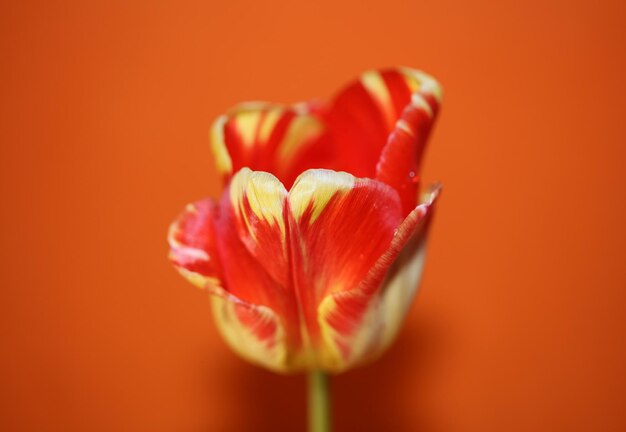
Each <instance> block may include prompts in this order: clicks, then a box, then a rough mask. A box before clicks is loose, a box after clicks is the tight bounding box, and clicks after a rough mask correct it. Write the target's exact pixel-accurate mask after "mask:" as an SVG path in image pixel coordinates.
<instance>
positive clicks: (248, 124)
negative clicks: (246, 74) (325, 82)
mask: <svg viewBox="0 0 626 432" xmlns="http://www.w3.org/2000/svg"><path fill="white" fill-rule="evenodd" d="M323 116H324V113H323V108H322V106H321V105H320V104H319V103H313V102H310V103H301V104H297V105H294V106H292V107H289V106H284V105H277V104H270V103H265V102H255V103H246V104H242V105H239V106H237V107H235V108H234V109H232V110H231V111H230V112H229V113H228V114H226V115H224V116H221V117H220V118H218V119H217V120H216V121H215V123H214V124H213V127H212V129H211V136H210V138H211V148H212V150H213V152H214V155H215V160H216V164H217V169H218V171H219V172H220V173H221V174H222V175H223V176H224V180H225V182H227V181H228V180H229V179H230V177H231V176H232V175H233V173H235V172H237V171H239V170H240V169H241V168H244V167H249V168H251V169H252V170H255V171H267V172H271V173H273V174H274V175H276V176H277V177H278V178H280V179H281V180H282V181H284V182H285V184H286V185H288V186H289V185H290V184H291V182H293V180H294V179H295V176H296V175H297V174H296V173H294V169H296V166H298V168H299V169H302V163H303V162H305V163H317V161H316V160H311V158H312V157H313V158H314V159H319V158H325V157H327V155H325V154H323V150H324V149H328V148H330V146H328V145H326V146H324V145H321V146H320V145H316V146H315V147H316V151H315V152H314V153H312V152H310V151H307V150H309V149H310V148H311V146H313V145H314V144H316V143H318V141H320V140H321V139H322V136H323V135H324V132H325V123H324V120H323ZM304 154H307V156H308V157H306V158H303V155H304ZM300 172H301V171H300ZM298 173H299V172H298Z"/></svg>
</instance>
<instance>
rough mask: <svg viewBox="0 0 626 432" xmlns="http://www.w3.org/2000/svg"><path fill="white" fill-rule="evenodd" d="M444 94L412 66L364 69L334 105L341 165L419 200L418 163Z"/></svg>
mask: <svg viewBox="0 0 626 432" xmlns="http://www.w3.org/2000/svg"><path fill="white" fill-rule="evenodd" d="M440 99H441V88H440V87H439V84H438V83H437V82H436V81H435V80H434V79H433V78H432V77H430V76H428V75H426V74H424V73H423V72H419V71H415V70H412V69H408V68H399V69H387V70H378V71H370V72H366V73H364V74H363V75H362V76H361V77H360V78H359V79H358V80H357V81H355V82H353V83H351V84H350V85H349V86H347V87H346V88H345V89H344V90H343V91H341V92H340V93H339V94H338V95H337V97H336V98H335V99H334V101H333V103H332V104H331V109H330V113H329V120H328V123H329V134H330V135H331V137H332V140H333V142H334V145H335V146H336V147H337V152H338V153H339V154H338V156H337V159H338V163H337V166H338V167H339V169H342V170H345V171H348V172H350V173H352V174H354V175H355V176H357V177H369V178H376V179H378V180H381V181H383V182H385V183H387V184H389V185H390V186H392V187H394V188H395V189H396V190H397V191H398V193H399V194H400V196H401V199H402V202H403V207H404V214H405V215H406V214H408V213H409V212H410V211H411V209H412V208H413V207H415V205H416V203H417V190H418V177H419V162H420V160H421V156H422V153H423V150H424V146H425V144H426V139H427V137H428V133H429V131H430V128H431V126H432V124H433V122H434V119H435V116H436V113H437V111H438V106H439V101H440Z"/></svg>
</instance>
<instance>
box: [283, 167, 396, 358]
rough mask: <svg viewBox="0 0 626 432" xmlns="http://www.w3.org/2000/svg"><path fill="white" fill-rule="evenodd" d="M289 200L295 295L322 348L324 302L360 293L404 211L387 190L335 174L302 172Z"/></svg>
mask: <svg viewBox="0 0 626 432" xmlns="http://www.w3.org/2000/svg"><path fill="white" fill-rule="evenodd" d="M288 201H289V209H290V212H289V237H290V247H291V263H292V264H291V269H292V278H293V284H294V291H295V294H296V296H297V299H298V302H299V304H300V305H301V311H302V313H303V314H304V316H303V319H304V325H305V327H306V332H307V336H308V338H309V340H310V341H311V343H312V344H313V346H314V348H316V349H317V348H318V347H317V346H316V345H317V344H319V337H320V333H319V322H318V317H317V306H318V304H319V302H320V300H321V299H322V298H324V297H325V296H327V295H329V294H330V293H337V292H341V291H344V290H351V289H355V288H357V286H358V284H359V283H360V282H361V281H362V280H363V279H364V278H365V277H366V275H367V273H368V271H369V270H370V268H371V267H372V266H373V265H374V264H375V262H376V260H377V259H378V258H379V257H380V256H381V254H382V253H383V252H384V251H385V250H386V249H387V248H388V247H389V243H390V242H391V240H392V238H393V235H394V230H395V228H396V227H397V226H398V224H399V223H400V221H401V217H402V216H401V206H400V202H399V199H398V195H397V193H396V192H395V191H394V190H393V189H391V188H390V187H388V186H387V185H385V184H383V183H381V182H377V181H375V180H370V179H358V178H355V177H354V176H352V175H350V174H347V173H343V172H335V171H330V170H309V171H306V172H305V173H303V174H302V175H301V176H300V177H299V178H298V179H297V180H296V182H295V183H294V186H293V187H292V189H291V190H290V192H289V197H288ZM321 356H322V357H325V356H326V353H322V354H321ZM328 361H330V360H328ZM324 362H326V360H324Z"/></svg>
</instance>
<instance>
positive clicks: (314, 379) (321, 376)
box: [308, 371, 330, 432]
mask: <svg viewBox="0 0 626 432" xmlns="http://www.w3.org/2000/svg"><path fill="white" fill-rule="evenodd" d="M308 381H309V382H308V385H309V432H330V395H329V392H328V375H326V374H325V373H324V372H322V371H313V372H311V373H310V374H309V377H308Z"/></svg>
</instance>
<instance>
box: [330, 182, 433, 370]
mask: <svg viewBox="0 0 626 432" xmlns="http://www.w3.org/2000/svg"><path fill="white" fill-rule="evenodd" d="M438 194H439V187H436V188H434V189H433V190H432V192H431V193H430V195H429V197H428V200H427V201H426V202H425V203H424V204H421V205H419V206H418V207H417V208H415V209H414V210H413V211H412V212H411V213H410V214H409V215H408V216H407V217H406V219H405V220H404V221H403V222H402V224H401V225H400V226H399V227H398V229H397V231H396V233H395V235H394V237H393V240H392V241H391V243H390V245H389V247H388V248H387V250H386V251H385V252H384V253H383V254H382V256H380V258H378V260H377V261H376V263H375V264H374V265H373V266H372V268H371V269H370V271H369V272H368V274H367V276H366V277H365V278H364V279H363V280H362V281H361V283H360V284H359V286H358V287H357V288H356V289H353V290H350V291H341V292H336V293H331V294H330V295H328V296H326V297H325V298H324V299H323V300H322V301H321V302H320V305H319V309H318V318H319V325H320V330H321V334H322V338H323V341H324V344H325V352H326V353H327V356H326V359H327V362H328V363H327V365H326V367H327V368H328V369H330V370H333V371H335V372H339V371H342V370H345V369H347V368H349V367H351V366H353V365H355V364H357V363H362V362H366V361H368V360H370V359H373V358H375V357H376V356H378V355H379V354H380V353H381V352H382V351H384V349H385V348H386V347H387V346H388V345H389V344H390V343H391V342H392V341H393V339H394V338H395V336H396V334H397V332H398V330H399V328H400V326H401V324H402V322H403V321H404V318H405V316H406V313H407V312H408V308H409V306H410V305H411V303H412V299H413V297H414V295H415V293H416V291H417V288H418V285H419V280H420V279H421V274H422V268H423V264H424V257H425V250H426V237H427V233H428V227H429V224H430V220H431V217H432V214H433V212H434V205H435V201H436V198H437V196H438Z"/></svg>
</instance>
